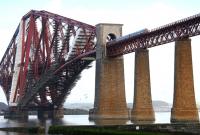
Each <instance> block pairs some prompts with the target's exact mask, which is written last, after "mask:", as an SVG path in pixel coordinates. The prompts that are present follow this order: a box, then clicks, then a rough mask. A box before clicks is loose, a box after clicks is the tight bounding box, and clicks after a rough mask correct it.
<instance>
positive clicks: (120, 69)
mask: <svg viewBox="0 0 200 135" xmlns="http://www.w3.org/2000/svg"><path fill="white" fill-rule="evenodd" d="M96 34H97V46H96V80H95V101H94V108H93V109H91V110H90V116H89V118H90V119H128V110H127V105H126V98H125V84H124V83H125V82H124V59H123V56H119V57H115V58H108V57H107V56H106V48H105V46H106V39H107V36H108V35H109V36H110V37H109V38H111V40H112V38H116V37H119V36H121V34H122V25H121V24H98V25H97V26H96Z"/></svg>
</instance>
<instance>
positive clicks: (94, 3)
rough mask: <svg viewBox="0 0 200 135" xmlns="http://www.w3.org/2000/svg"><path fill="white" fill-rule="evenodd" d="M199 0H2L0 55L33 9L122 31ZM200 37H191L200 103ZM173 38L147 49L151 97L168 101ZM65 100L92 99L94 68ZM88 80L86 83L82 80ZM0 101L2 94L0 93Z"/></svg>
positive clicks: (130, 71)
mask: <svg viewBox="0 0 200 135" xmlns="http://www.w3.org/2000/svg"><path fill="white" fill-rule="evenodd" d="M199 5H200V1H199V0H0V18H1V25H0V37H1V38H0V41H1V42H0V58H1V57H2V55H3V54H4V51H5V49H6V47H7V46H8V44H9V42H10V39H11V37H12V35H13V34H14V31H15V29H16V27H17V25H18V23H19V22H20V19H21V17H22V16H23V15H24V14H26V13H27V12H28V11H30V10H31V9H37V10H47V11H50V12H53V13H57V14H60V15H63V16H66V17H69V18H73V19H76V20H79V21H82V22H86V23H89V24H92V25H96V24H98V23H105V22H106V23H121V24H124V26H123V34H124V35H125V34H128V33H132V32H134V31H137V30H140V29H143V28H148V29H152V28H155V27H158V26H161V25H164V24H167V23H170V22H173V21H176V20H178V19H182V18H184V17H187V16H190V15H194V14H197V13H200V7H199ZM199 43H200V37H195V38H192V49H193V67H194V82H195V92H196V101H197V102H199V103H200V72H199V69H200V59H199V58H200V56H199V55H200V54H199V51H198V50H199V49H200V47H199ZM173 64H174V43H171V44H167V45H164V46H159V47H156V48H152V49H150V69H151V89H152V97H153V100H164V101H167V102H170V103H172V98H173V72H174V69H173V68H174V67H173V66H174V65H173ZM82 76H83V77H82V79H81V80H80V81H79V82H78V84H77V87H75V89H73V91H72V93H71V95H70V96H69V97H68V99H67V100H66V101H67V102H93V100H94V78H95V68H94V67H93V68H91V69H89V70H86V71H84V72H83V74H82ZM125 79H126V94H127V102H132V100H133V87H134V83H133V82H134V53H133V54H130V55H126V56H125ZM86 84H87V85H86ZM0 101H5V98H3V97H2V96H0Z"/></svg>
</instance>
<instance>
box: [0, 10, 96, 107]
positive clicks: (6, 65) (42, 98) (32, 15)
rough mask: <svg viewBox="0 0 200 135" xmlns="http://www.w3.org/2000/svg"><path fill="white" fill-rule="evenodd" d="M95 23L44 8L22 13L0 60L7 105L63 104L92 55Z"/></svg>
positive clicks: (51, 105)
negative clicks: (92, 24) (73, 18)
mask: <svg viewBox="0 0 200 135" xmlns="http://www.w3.org/2000/svg"><path fill="white" fill-rule="evenodd" d="M95 37H96V35H95V27H94V26H91V25H88V24H85V23H82V22H79V21H76V20H72V19H69V18H66V17H63V16H60V15H57V14H53V13H50V12H47V11H35V10H32V11H30V12H29V13H27V14H26V15H25V16H23V17H22V20H21V22H20V24H19V26H18V27H17V29H16V31H15V34H14V35H13V37H12V40H11V42H10V44H9V46H8V48H7V50H6V52H5V54H4V56H3V58H2V61H1V63H0V85H1V86H2V88H3V90H4V92H5V95H6V97H7V101H8V102H9V105H10V106H19V107H31V108H34V107H35V108H37V107H43V108H44V107H47V108H51V107H52V108H55V107H59V106H60V105H62V103H63V102H64V100H65V97H66V96H67V95H68V94H69V92H70V90H71V88H72V87H73V85H74V84H75V83H76V81H77V79H78V78H80V76H79V74H80V72H81V71H82V70H83V69H85V68H87V67H88V66H89V64H90V63H91V60H90V61H86V60H83V59H82V58H83V57H85V56H91V57H95V43H94V42H95V40H94V39H95Z"/></svg>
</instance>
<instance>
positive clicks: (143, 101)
mask: <svg viewBox="0 0 200 135" xmlns="http://www.w3.org/2000/svg"><path fill="white" fill-rule="evenodd" d="M149 70H150V69H149V52H148V50H147V49H139V50H137V51H136V52H135V82H134V83H135V84H134V101H133V102H134V104H133V109H132V111H131V120H132V121H133V122H135V123H137V122H141V123H142V122H144V123H152V122H154V121H155V114H154V110H153V106H152V99H151V83H150V71H149Z"/></svg>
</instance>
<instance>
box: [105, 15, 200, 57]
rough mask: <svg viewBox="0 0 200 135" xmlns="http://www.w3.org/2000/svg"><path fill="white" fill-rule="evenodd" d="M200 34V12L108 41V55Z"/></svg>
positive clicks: (111, 55)
mask: <svg viewBox="0 0 200 135" xmlns="http://www.w3.org/2000/svg"><path fill="white" fill-rule="evenodd" d="M199 34H200V14H197V15H194V16H191V17H188V18H185V19H182V20H179V21H176V22H174V23H170V24H167V25H164V26H162V27H159V28H156V29H153V30H150V31H144V32H140V33H138V34H130V35H127V36H125V37H122V38H121V39H120V38H119V39H117V40H113V41H111V42H108V43H107V55H108V56H109V57H115V56H119V55H123V54H127V53H131V52H134V51H135V50H137V49H139V48H150V47H154V46H158V45H162V44H166V43H170V42H173V41H176V40H178V39H182V38H187V37H193V36H196V35H199Z"/></svg>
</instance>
